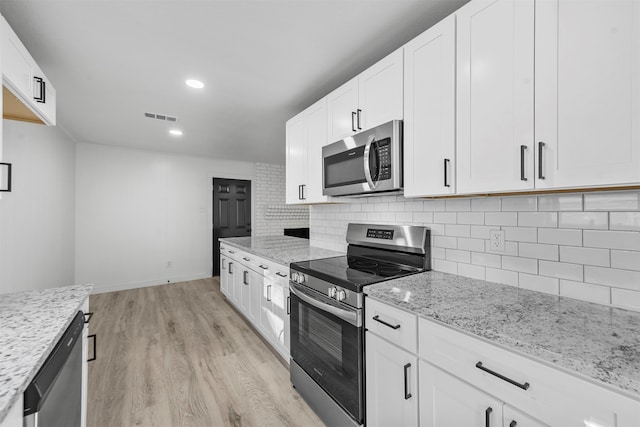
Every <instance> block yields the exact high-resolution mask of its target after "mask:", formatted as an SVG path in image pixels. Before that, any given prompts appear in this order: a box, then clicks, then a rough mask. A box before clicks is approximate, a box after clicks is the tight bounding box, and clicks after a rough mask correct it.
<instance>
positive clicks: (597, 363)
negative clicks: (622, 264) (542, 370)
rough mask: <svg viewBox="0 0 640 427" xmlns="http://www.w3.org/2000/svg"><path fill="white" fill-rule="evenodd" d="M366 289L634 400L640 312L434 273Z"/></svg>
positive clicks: (639, 391) (638, 393)
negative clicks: (620, 392) (609, 387)
mask: <svg viewBox="0 0 640 427" xmlns="http://www.w3.org/2000/svg"><path fill="white" fill-rule="evenodd" d="M365 293H366V294H367V295H368V296H369V297H372V298H375V299H377V300H380V301H383V302H387V303H390V304H391V305H394V306H397V307H399V308H402V309H405V310H407V311H410V312H412V313H415V314H418V315H419V316H422V317H425V318H428V319H435V320H437V321H440V322H442V323H444V324H446V325H449V326H451V327H453V328H455V329H458V330H461V331H463V332H467V333H470V334H473V335H476V336H478V337H481V338H484V339H486V340H488V341H489V342H492V343H494V344H498V345H501V346H503V347H505V348H507V349H511V350H516V351H518V352H520V353H524V354H526V355H529V356H533V357H535V358H537V359H541V360H542V361H544V362H547V363H551V364H553V365H556V366H559V367H562V368H565V369H566V370H569V371H572V372H577V373H579V374H582V375H584V376H586V377H589V378H591V379H595V380H597V381H600V382H602V383H604V384H607V385H609V386H613V387H614V388H615V389H619V390H623V391H625V392H626V393H627V394H629V395H631V396H632V397H635V398H636V399H640V313H635V312H632V311H627V310H622V309H617V308H611V307H606V306H602V305H598V304H592V303H588V302H583V301H578V300H574V299H570V298H564V297H560V296H554V295H548V294H544V293H540V292H533V291H528V290H525V289H519V288H515V287H511V286H504V285H499V284H496V283H490V282H485V281H482V280H476V279H470V278H466V277H460V276H456V275H452V274H446V273H439V272H434V271H430V272H426V273H421V274H416V275H413V276H408V277H404V278H400V279H396V280H390V281H387V282H382V283H378V284H375V285H371V286H368V287H366V288H365Z"/></svg>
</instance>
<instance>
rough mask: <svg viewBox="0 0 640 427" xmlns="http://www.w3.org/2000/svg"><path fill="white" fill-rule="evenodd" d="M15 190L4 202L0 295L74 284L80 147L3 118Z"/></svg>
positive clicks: (0, 204)
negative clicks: (76, 168) (77, 155)
mask: <svg viewBox="0 0 640 427" xmlns="http://www.w3.org/2000/svg"><path fill="white" fill-rule="evenodd" d="M3 122H4V123H3V125H4V132H3V140H4V141H3V142H4V154H3V158H4V160H3V161H5V162H9V163H12V164H13V191H12V192H10V193H3V196H2V199H1V200H0V293H7V292H17V291H23V290H32V289H44V288H51V287H56V286H66V285H72V284H74V266H73V264H74V226H75V210H74V207H75V143H73V142H71V141H70V139H69V138H68V137H67V136H66V135H65V134H64V133H63V132H62V131H61V130H60V129H59V128H55V127H46V126H43V125H36V124H31V123H23V122H17V121H12V120H3Z"/></svg>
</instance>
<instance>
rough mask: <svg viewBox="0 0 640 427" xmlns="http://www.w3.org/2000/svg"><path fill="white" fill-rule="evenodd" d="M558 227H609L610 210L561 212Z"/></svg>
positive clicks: (595, 228) (601, 228)
mask: <svg viewBox="0 0 640 427" xmlns="http://www.w3.org/2000/svg"><path fill="white" fill-rule="evenodd" d="M558 227H560V228H579V229H585V228H586V229H590V230H606V229H607V228H609V214H608V212H559V213H558Z"/></svg>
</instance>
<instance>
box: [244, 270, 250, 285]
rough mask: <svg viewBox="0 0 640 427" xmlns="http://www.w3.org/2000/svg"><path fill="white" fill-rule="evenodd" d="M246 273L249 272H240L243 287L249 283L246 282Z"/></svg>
mask: <svg viewBox="0 0 640 427" xmlns="http://www.w3.org/2000/svg"><path fill="white" fill-rule="evenodd" d="M248 273H249V272H248V271H247V270H245V271H243V272H242V283H244V284H245V285H248V284H249V281H248V279H247V274H248Z"/></svg>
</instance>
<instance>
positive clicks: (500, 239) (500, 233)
mask: <svg viewBox="0 0 640 427" xmlns="http://www.w3.org/2000/svg"><path fill="white" fill-rule="evenodd" d="M489 241H490V242H491V250H492V251H497V252H504V230H491V231H489Z"/></svg>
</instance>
